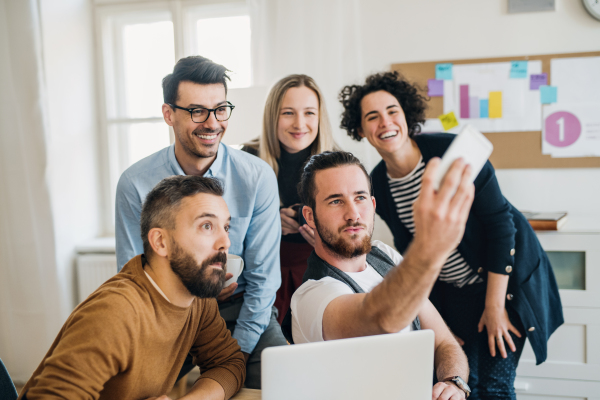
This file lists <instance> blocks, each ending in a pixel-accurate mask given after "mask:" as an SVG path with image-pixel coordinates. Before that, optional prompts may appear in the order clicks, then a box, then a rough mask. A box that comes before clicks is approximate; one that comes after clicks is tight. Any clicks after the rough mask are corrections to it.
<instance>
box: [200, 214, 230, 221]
mask: <svg viewBox="0 0 600 400" xmlns="http://www.w3.org/2000/svg"><path fill="white" fill-rule="evenodd" d="M200 218H214V219H218V217H217V216H216V215H215V214H212V213H202V214H200V215H198V216H197V217H196V218H194V221H195V220H197V219H200ZM230 221H231V215H230V216H229V218H227V222H230Z"/></svg>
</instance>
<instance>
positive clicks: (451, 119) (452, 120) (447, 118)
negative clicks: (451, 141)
mask: <svg viewBox="0 0 600 400" xmlns="http://www.w3.org/2000/svg"><path fill="white" fill-rule="evenodd" d="M438 118H439V119H440V121H442V126H443V127H444V130H445V131H449V130H450V129H452V128H454V127H455V126H458V121H457V120H456V116H455V115H454V111H450V112H449V113H448V114H444V115H440V116H439V117H438Z"/></svg>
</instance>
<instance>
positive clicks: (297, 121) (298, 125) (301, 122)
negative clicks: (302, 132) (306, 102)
mask: <svg viewBox="0 0 600 400" xmlns="http://www.w3.org/2000/svg"><path fill="white" fill-rule="evenodd" d="M305 126H306V117H305V116H304V114H302V113H298V114H296V118H294V128H295V129H302V128H304V127H305Z"/></svg>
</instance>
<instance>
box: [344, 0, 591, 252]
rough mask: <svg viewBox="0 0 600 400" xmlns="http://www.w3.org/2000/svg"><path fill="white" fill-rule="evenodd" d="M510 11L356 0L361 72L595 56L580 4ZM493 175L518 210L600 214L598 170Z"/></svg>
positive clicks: (474, 2) (428, 1) (481, 4)
mask: <svg viewBox="0 0 600 400" xmlns="http://www.w3.org/2000/svg"><path fill="white" fill-rule="evenodd" d="M507 9H508V5H507V0H499V1H481V0H453V1H441V0H419V1H410V0H403V1H395V0H361V1H360V18H361V29H362V39H361V46H362V48H361V52H362V55H363V57H364V59H363V68H364V71H365V74H369V73H372V72H376V71H381V70H389V69H390V66H391V64H394V63H402V62H416V61H435V60H444V59H450V60H452V59H468V58H485V57H506V56H521V55H535V54H547V53H574V52H585V51H598V50H600V21H597V20H595V19H593V18H592V17H591V16H590V15H589V14H588V13H587V12H586V11H585V9H584V7H583V4H582V3H581V1H578V0H556V11H551V12H535V13H523V14H508V12H507ZM360 81H361V79H358V80H357V81H356V82H357V83H358V82H360ZM369 151H370V156H369V157H367V158H366V159H365V162H366V163H367V164H369V163H372V165H369V167H373V166H374V164H375V162H377V161H378V160H379V159H380V158H379V156H378V155H377V154H376V153H375V152H374V151H373V150H372V149H370V150H369ZM497 176H498V180H499V182H500V186H501V188H502V191H503V193H504V195H505V196H506V197H507V198H508V199H509V201H511V202H512V203H513V204H514V205H515V206H516V207H517V208H521V209H530V210H540V211H561V210H566V211H568V212H569V213H571V214H581V213H599V212H600V208H599V207H598V206H597V204H598V199H600V168H593V169H560V170H556V169H519V170H514V169H513V170H499V171H497ZM382 225H383V224H382V223H380V222H378V223H377V232H376V236H378V237H380V238H387V239H388V240H389V238H390V237H391V235H389V231H387V229H386V228H385V227H382Z"/></svg>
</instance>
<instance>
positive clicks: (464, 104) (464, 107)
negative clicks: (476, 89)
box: [460, 85, 469, 118]
mask: <svg viewBox="0 0 600 400" xmlns="http://www.w3.org/2000/svg"><path fill="white" fill-rule="evenodd" d="M460 117H461V118H469V85H460Z"/></svg>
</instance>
